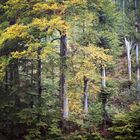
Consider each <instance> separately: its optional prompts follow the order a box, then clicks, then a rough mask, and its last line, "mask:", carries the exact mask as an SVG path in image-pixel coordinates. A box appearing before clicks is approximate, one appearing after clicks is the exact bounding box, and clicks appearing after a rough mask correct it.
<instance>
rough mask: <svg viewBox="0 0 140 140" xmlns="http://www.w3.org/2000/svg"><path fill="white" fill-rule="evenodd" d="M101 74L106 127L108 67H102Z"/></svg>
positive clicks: (104, 126)
mask: <svg viewBox="0 0 140 140" xmlns="http://www.w3.org/2000/svg"><path fill="white" fill-rule="evenodd" d="M101 76H102V81H101V82H102V89H103V90H102V92H103V93H102V106H103V128H104V129H106V124H107V116H108V113H107V110H106V104H107V96H106V93H105V88H106V69H105V67H102V69H101Z"/></svg>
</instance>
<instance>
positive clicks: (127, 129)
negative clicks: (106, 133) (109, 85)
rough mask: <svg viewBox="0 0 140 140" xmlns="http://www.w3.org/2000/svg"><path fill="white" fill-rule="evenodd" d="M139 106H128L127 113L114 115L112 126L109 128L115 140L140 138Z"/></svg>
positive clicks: (135, 139)
mask: <svg viewBox="0 0 140 140" xmlns="http://www.w3.org/2000/svg"><path fill="white" fill-rule="evenodd" d="M139 120H140V105H139V104H133V105H131V106H130V111H129V112H128V113H119V114H116V115H115V117H114V120H113V126H112V127H111V128H109V130H110V131H111V132H113V136H114V137H115V139H118V140H120V139H123V140H128V139H132V140H133V139H134V140H137V139H139V137H140V129H139V127H140V125H139Z"/></svg>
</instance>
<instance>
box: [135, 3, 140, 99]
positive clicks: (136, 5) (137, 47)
mask: <svg viewBox="0 0 140 140" xmlns="http://www.w3.org/2000/svg"><path fill="white" fill-rule="evenodd" d="M134 5H135V17H136V22H135V27H136V33H138V1H137V0H135V1H134ZM136 65H137V67H136V72H137V90H138V92H137V99H138V98H139V96H140V77H139V76H140V69H139V45H138V44H136Z"/></svg>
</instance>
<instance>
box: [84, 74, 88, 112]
mask: <svg viewBox="0 0 140 140" xmlns="http://www.w3.org/2000/svg"><path fill="white" fill-rule="evenodd" d="M84 112H85V114H87V113H88V79H87V78H86V77H85V76H84Z"/></svg>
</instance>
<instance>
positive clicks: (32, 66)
mask: <svg viewBox="0 0 140 140" xmlns="http://www.w3.org/2000/svg"><path fill="white" fill-rule="evenodd" d="M33 79H34V64H33V60H32V61H31V86H32V87H33Z"/></svg>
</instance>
